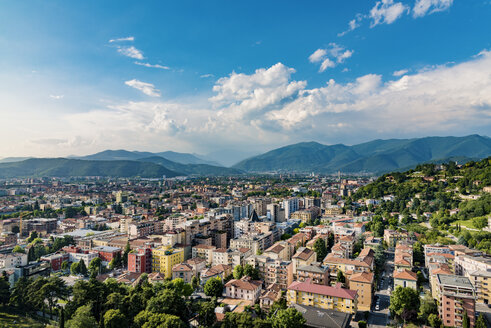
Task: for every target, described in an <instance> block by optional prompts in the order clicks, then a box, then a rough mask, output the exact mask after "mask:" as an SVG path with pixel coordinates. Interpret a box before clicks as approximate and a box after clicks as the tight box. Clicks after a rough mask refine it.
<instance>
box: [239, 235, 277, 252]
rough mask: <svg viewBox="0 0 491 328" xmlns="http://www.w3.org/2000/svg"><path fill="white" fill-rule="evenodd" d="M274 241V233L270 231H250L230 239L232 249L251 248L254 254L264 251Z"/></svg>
mask: <svg viewBox="0 0 491 328" xmlns="http://www.w3.org/2000/svg"><path fill="white" fill-rule="evenodd" d="M273 243H274V235H273V233H272V232H268V233H250V234H245V235H242V236H241V237H240V238H235V239H232V240H231V241H230V248H231V249H240V248H249V249H251V250H252V253H253V254H257V253H258V252H259V251H261V252H263V251H264V250H265V249H267V248H269V247H270V246H271V245H273Z"/></svg>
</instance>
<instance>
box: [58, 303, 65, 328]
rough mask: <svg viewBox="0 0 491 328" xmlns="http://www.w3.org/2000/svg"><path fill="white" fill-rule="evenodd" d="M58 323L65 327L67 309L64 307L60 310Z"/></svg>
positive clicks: (61, 327)
mask: <svg viewBox="0 0 491 328" xmlns="http://www.w3.org/2000/svg"><path fill="white" fill-rule="evenodd" d="M58 323H59V326H60V328H65V310H63V308H62V307H60V309H59V310H58Z"/></svg>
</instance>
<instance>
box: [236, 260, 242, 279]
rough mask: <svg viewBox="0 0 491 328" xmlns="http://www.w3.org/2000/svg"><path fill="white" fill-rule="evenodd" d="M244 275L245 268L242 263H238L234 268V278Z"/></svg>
mask: <svg viewBox="0 0 491 328" xmlns="http://www.w3.org/2000/svg"><path fill="white" fill-rule="evenodd" d="M243 276H244V268H243V267H242V265H240V264H239V265H237V266H236V267H235V268H234V279H240V278H242V277H243Z"/></svg>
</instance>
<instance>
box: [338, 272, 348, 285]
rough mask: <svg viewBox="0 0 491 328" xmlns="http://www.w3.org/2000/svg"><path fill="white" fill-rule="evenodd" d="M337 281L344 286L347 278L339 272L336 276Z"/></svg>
mask: <svg viewBox="0 0 491 328" xmlns="http://www.w3.org/2000/svg"><path fill="white" fill-rule="evenodd" d="M336 281H337V282H340V283H342V284H344V283H345V282H346V278H345V277H344V274H343V271H341V270H338V274H337V276H336Z"/></svg>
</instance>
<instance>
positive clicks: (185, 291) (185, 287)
mask: <svg viewBox="0 0 491 328" xmlns="http://www.w3.org/2000/svg"><path fill="white" fill-rule="evenodd" d="M172 287H173V288H174V290H175V291H176V292H177V293H179V295H182V296H184V297H189V296H191V294H192V293H193V288H192V287H191V285H190V284H187V283H185V282H184V280H183V279H182V278H176V279H174V280H172Z"/></svg>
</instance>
